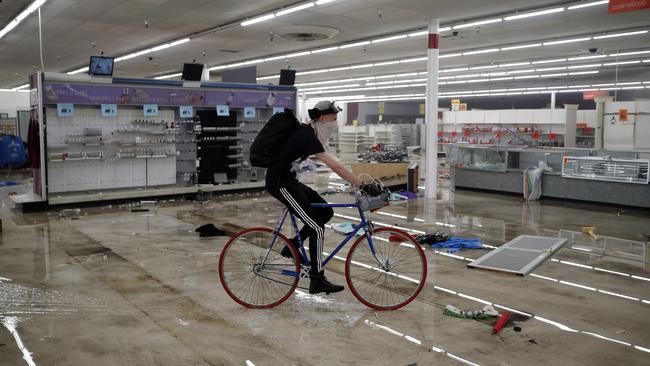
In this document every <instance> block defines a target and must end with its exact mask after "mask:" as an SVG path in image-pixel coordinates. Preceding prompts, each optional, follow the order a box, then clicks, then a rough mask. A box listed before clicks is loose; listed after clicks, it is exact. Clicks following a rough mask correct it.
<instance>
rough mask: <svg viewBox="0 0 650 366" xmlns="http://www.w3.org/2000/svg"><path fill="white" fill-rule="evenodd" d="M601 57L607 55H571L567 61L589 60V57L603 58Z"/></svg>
mask: <svg viewBox="0 0 650 366" xmlns="http://www.w3.org/2000/svg"><path fill="white" fill-rule="evenodd" d="M603 57H607V55H595V56H580V57H571V58H569V61H579V60H591V59H594V58H603Z"/></svg>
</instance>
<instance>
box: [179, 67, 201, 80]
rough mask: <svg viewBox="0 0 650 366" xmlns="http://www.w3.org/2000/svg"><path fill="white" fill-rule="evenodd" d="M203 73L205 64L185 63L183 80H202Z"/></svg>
mask: <svg viewBox="0 0 650 366" xmlns="http://www.w3.org/2000/svg"><path fill="white" fill-rule="evenodd" d="M202 74H203V64H183V76H181V80H185V81H201V75H202Z"/></svg>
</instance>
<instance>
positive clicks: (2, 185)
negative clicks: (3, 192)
mask: <svg viewBox="0 0 650 366" xmlns="http://www.w3.org/2000/svg"><path fill="white" fill-rule="evenodd" d="M15 185H18V183H16V182H12V181H8V180H3V181H0V187H6V186H15Z"/></svg>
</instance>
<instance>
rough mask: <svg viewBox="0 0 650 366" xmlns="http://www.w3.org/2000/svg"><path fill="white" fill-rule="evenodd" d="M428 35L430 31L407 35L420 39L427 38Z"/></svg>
mask: <svg viewBox="0 0 650 366" xmlns="http://www.w3.org/2000/svg"><path fill="white" fill-rule="evenodd" d="M427 34H429V31H420V32H413V33H409V34H407V35H408V36H409V37H419V36H426V35H427Z"/></svg>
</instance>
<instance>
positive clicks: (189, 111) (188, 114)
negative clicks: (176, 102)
mask: <svg viewBox="0 0 650 366" xmlns="http://www.w3.org/2000/svg"><path fill="white" fill-rule="evenodd" d="M178 113H179V114H180V116H181V118H192V117H193V116H194V109H193V108H192V106H191V105H182V106H180V107H179V109H178Z"/></svg>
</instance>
